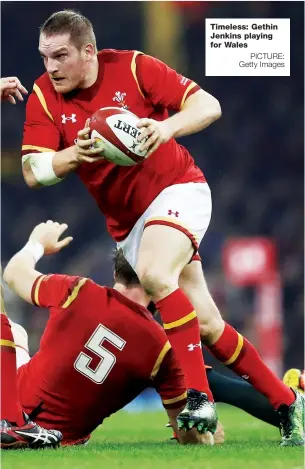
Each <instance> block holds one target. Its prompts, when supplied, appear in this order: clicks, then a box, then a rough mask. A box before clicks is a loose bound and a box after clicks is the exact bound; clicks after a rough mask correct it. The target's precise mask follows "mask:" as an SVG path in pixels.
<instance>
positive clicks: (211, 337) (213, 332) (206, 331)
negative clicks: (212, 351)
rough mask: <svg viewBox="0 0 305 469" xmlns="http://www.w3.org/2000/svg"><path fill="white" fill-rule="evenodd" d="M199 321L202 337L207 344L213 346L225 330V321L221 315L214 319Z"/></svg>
mask: <svg viewBox="0 0 305 469" xmlns="http://www.w3.org/2000/svg"><path fill="white" fill-rule="evenodd" d="M198 319H199V328H200V336H201V339H202V341H203V342H204V343H205V344H212V343H214V342H215V341H216V340H218V339H219V337H220V336H221V334H222V332H223V330H224V320H223V319H222V317H221V315H220V313H219V312H218V314H216V315H215V316H212V317H206V318H204V319H202V318H200V317H199V318H198Z"/></svg>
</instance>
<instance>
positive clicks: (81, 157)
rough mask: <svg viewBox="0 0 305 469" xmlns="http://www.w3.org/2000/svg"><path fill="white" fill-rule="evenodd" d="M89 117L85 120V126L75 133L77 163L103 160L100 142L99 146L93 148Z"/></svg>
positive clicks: (93, 141)
mask: <svg viewBox="0 0 305 469" xmlns="http://www.w3.org/2000/svg"><path fill="white" fill-rule="evenodd" d="M89 122H90V119H87V120H86V123H85V127H84V128H83V129H82V130H80V131H79V132H78V134H77V143H76V159H77V161H78V162H79V163H95V162H96V161H100V160H103V159H104V157H103V156H102V151H103V150H102V148H101V142H99V147H98V148H94V147H93V145H94V143H96V139H95V138H90V127H89Z"/></svg>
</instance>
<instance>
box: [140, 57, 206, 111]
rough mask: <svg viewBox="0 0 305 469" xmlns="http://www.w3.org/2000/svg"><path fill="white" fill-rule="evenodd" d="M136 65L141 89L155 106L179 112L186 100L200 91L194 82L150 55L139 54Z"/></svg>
mask: <svg viewBox="0 0 305 469" xmlns="http://www.w3.org/2000/svg"><path fill="white" fill-rule="evenodd" d="M136 64H137V68H136V71H137V79H138V82H139V86H140V89H141V90H142V92H143V94H144V96H145V97H146V98H148V99H150V100H151V102H152V103H153V105H154V106H162V107H164V108H166V109H172V110H174V111H179V110H180V109H181V108H182V106H183V104H184V102H185V100H186V99H187V98H188V97H189V96H190V95H191V94H193V93H195V92H196V91H198V90H199V89H200V86H199V85H197V84H196V83H195V82H194V81H192V80H190V79H188V78H186V77H184V76H183V75H180V74H179V73H177V72H176V71H175V70H173V69H172V68H170V67H169V66H168V65H166V64H165V63H164V62H161V60H158V59H156V58H154V57H151V56H149V55H144V54H139V55H138V56H137V58H136Z"/></svg>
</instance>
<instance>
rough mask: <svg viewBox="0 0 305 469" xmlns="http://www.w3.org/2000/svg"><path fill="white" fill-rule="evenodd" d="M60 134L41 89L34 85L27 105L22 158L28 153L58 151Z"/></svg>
mask: <svg viewBox="0 0 305 469" xmlns="http://www.w3.org/2000/svg"><path fill="white" fill-rule="evenodd" d="M59 149H60V132H59V130H58V129H57V127H56V125H55V122H54V119H53V116H52V114H51V113H50V111H49V108H48V105H47V101H46V99H45V96H44V95H43V93H42V91H41V89H40V88H39V87H38V86H37V85H34V88H33V92H32V93H31V95H30V96H29V99H28V102H27V105H26V121H25V124H24V129H23V141H22V156H23V155H26V154H27V153H33V152H35V153H37V152H49V151H58V150H59Z"/></svg>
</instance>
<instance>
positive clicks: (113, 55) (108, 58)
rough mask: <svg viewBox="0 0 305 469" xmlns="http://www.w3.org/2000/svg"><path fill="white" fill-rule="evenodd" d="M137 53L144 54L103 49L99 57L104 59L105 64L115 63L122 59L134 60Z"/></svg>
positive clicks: (133, 51) (134, 51)
mask: <svg viewBox="0 0 305 469" xmlns="http://www.w3.org/2000/svg"><path fill="white" fill-rule="evenodd" d="M136 52H137V54H142V52H139V51H136V50H127V49H126V50H124V49H121V50H118V49H103V50H101V51H100V52H99V55H100V56H101V57H102V58H103V61H104V63H107V62H108V63H111V62H112V63H115V62H119V61H120V60H121V59H125V58H128V59H129V58H132V57H133V56H134V54H135V53H136Z"/></svg>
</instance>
